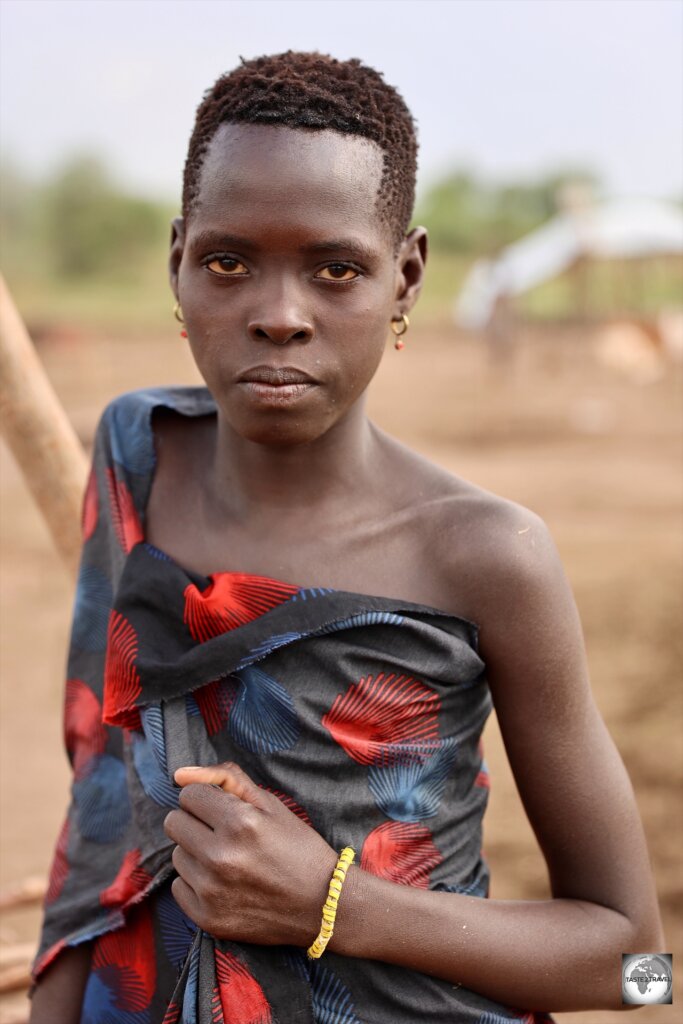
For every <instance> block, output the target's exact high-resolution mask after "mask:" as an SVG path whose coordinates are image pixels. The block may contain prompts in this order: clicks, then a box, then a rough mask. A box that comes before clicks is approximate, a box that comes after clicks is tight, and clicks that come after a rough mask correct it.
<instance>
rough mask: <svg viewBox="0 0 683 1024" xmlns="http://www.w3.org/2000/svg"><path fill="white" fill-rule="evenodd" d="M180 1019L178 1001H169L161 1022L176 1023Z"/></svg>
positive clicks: (162, 1023)
mask: <svg viewBox="0 0 683 1024" xmlns="http://www.w3.org/2000/svg"><path fill="white" fill-rule="evenodd" d="M179 1020H180V1003H173V1002H171V1003H169V1004H168V1009H167V1010H166V1013H165V1014H164V1019H163V1020H162V1022H161V1024H178V1021H179Z"/></svg>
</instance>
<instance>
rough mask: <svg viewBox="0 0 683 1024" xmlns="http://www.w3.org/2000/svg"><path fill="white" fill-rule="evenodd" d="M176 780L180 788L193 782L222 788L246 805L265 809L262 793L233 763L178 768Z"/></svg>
mask: <svg viewBox="0 0 683 1024" xmlns="http://www.w3.org/2000/svg"><path fill="white" fill-rule="evenodd" d="M174 778H175V780H176V782H177V783H178V785H179V786H187V785H190V784H191V783H193V782H203V783H205V784H207V785H210V786H220V788H221V789H222V790H223V792H224V793H230V794H231V795H232V796H236V797H238V798H239V799H240V800H244V801H245V803H249V804H254V806H255V807H263V795H262V791H261V790H260V789H259V788H258V786H257V785H256V784H255V783H254V782H252V780H251V779H250V778H249V776H248V775H247V773H246V772H244V771H242V769H241V768H240V766H239V765H237V764H233V763H232V762H231V761H225V762H224V763H223V764H213V765H207V766H206V767H188V768H178V770H177V771H176V773H175V776H174Z"/></svg>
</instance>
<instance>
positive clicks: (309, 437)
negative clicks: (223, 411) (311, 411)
mask: <svg viewBox="0 0 683 1024" xmlns="http://www.w3.org/2000/svg"><path fill="white" fill-rule="evenodd" d="M330 425H331V424H327V423H326V424H320V423H310V422H305V421H302V420H298V421H292V420H290V421H287V420H280V421H279V422H272V421H271V422H270V423H265V422H261V423H253V422H252V423H233V430H235V432H236V433H237V434H239V436H240V437H243V438H244V439H245V441H252V442H253V443H254V444H262V445H267V446H268V447H269V448H290V447H295V446H296V445H302V444H310V443H311V442H313V441H317V440H318V438H319V437H322V436H323V434H326V433H327V430H328V429H329V427H330Z"/></svg>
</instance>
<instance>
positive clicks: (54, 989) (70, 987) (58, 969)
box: [30, 944, 91, 1024]
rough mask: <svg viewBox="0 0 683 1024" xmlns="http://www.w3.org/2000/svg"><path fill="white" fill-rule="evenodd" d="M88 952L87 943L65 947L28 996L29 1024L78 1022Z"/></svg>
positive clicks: (67, 1023) (88, 958) (74, 1023)
mask: <svg viewBox="0 0 683 1024" xmlns="http://www.w3.org/2000/svg"><path fill="white" fill-rule="evenodd" d="M90 954H91V949H90V944H87V945H83V946H76V947H74V948H73V949H65V950H64V952H63V953H61V954H60V956H59V957H58V958H57V960H56V961H55V963H54V964H53V965H52V966H51V967H48V969H47V970H46V972H45V974H44V975H43V976H42V977H41V979H40V981H39V982H38V984H37V986H36V989H35V991H34V993H33V996H32V999H31V1017H30V1024H55V1021H60V1024H79V1021H80V1019H81V1011H82V1009H83V993H84V992H85V986H86V982H87V979H88V973H89V971H90Z"/></svg>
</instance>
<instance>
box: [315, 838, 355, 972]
mask: <svg viewBox="0 0 683 1024" xmlns="http://www.w3.org/2000/svg"><path fill="white" fill-rule="evenodd" d="M355 856H356V854H355V851H354V850H352V849H351V847H350V846H347V847H345V848H344V849H343V850H342V852H341V853H340V854H339V860H338V861H337V866H336V868H335V869H334V871H333V872H332V878H331V879H330V888H329V890H328V893H327V899H326V900H325V903H324V905H323V920H322V924H321V925H320V931H319V933H318V937H317V939H316V940H315V942H314V943H313V945H312V946H310V947H309V949H308V956H309V958H310V959H311V960H317V959H318V957H321V956H322V955H323V953H324V952H325V947H326V946H327V943H328V942H329V941H330V939H331V938H332V932H333V931H334V922H335V919H336V917H337V904H338V902H339V896H340V894H341V891H342V885H343V884H344V879H345V878H346V872H347V871H348V870H349V868H350V866H351V865H352V864H353V858H354V857H355Z"/></svg>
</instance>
